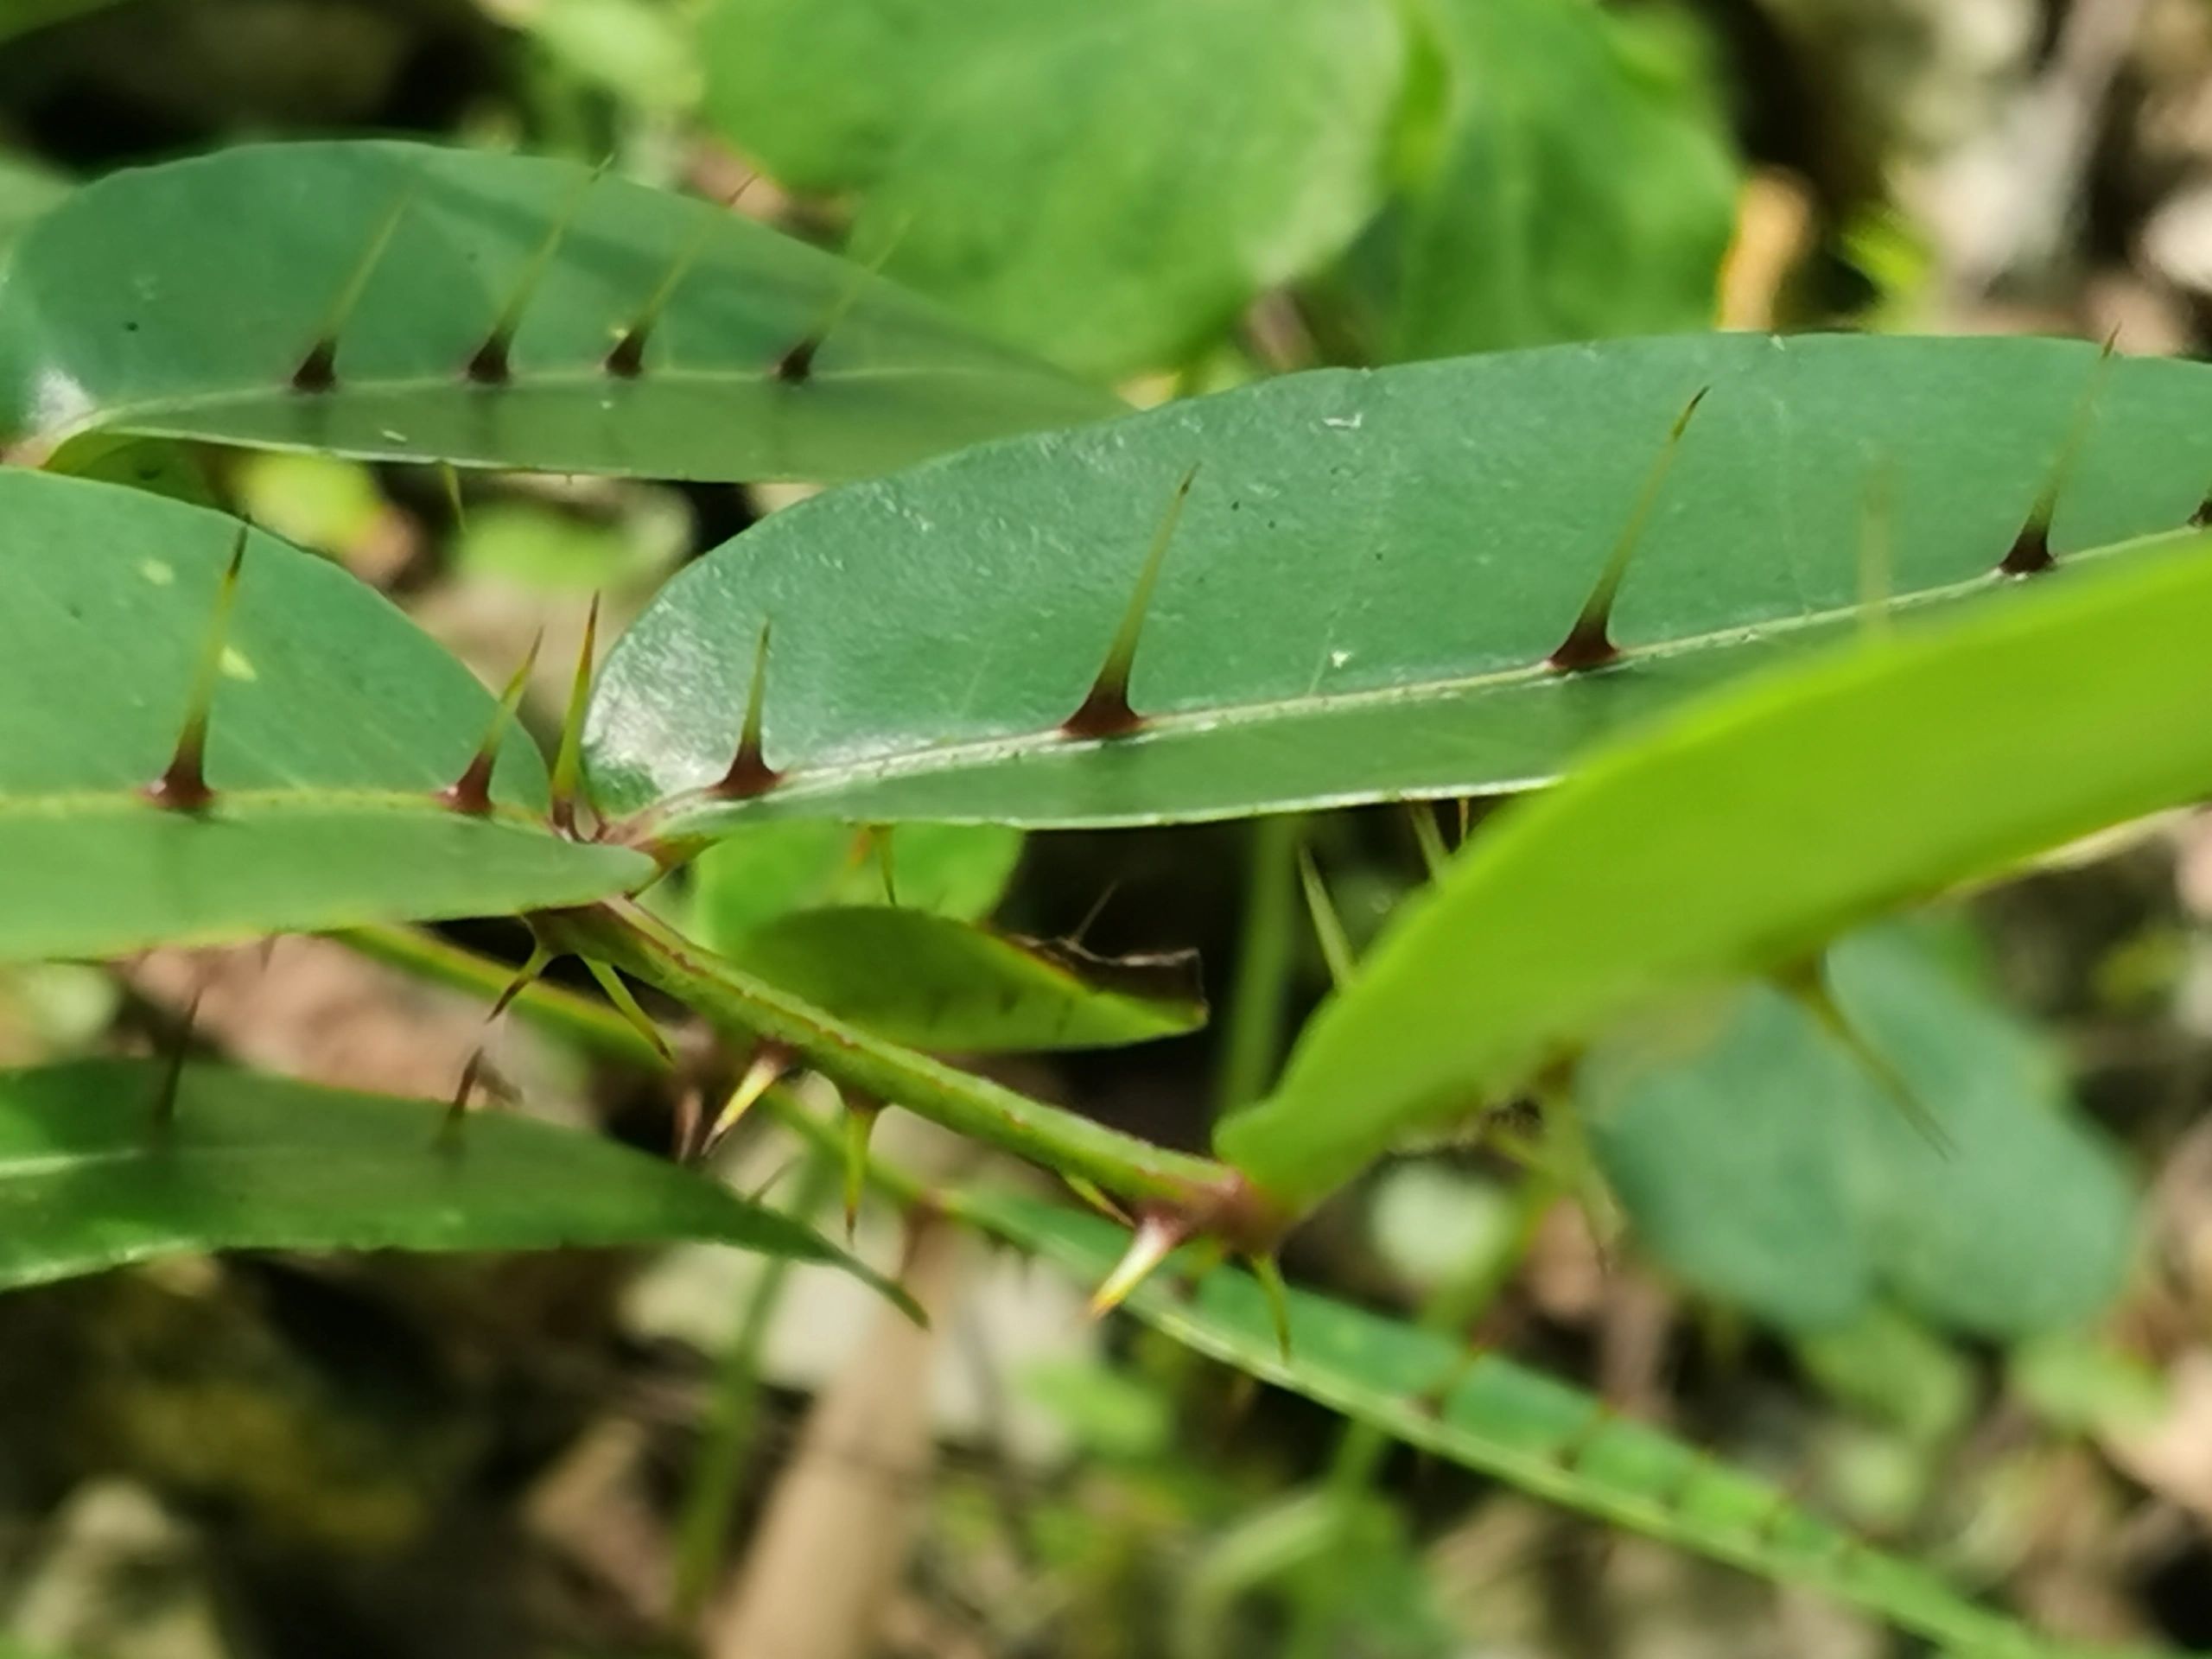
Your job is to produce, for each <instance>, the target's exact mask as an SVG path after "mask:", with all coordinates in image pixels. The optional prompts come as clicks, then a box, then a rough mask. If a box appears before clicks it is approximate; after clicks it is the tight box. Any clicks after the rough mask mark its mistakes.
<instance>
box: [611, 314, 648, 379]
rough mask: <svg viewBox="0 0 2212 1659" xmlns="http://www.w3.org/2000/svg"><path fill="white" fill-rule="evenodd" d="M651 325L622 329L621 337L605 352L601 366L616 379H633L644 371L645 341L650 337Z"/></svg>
mask: <svg viewBox="0 0 2212 1659" xmlns="http://www.w3.org/2000/svg"><path fill="white" fill-rule="evenodd" d="M651 337H652V327H651V326H650V325H647V324H640V325H639V326H637V327H631V328H627V329H626V330H624V331H623V334H622V338H621V339H620V340H616V341H615V342H614V348H613V350H612V351H610V352H608V353H607V361H606V362H605V364H603V365H601V366H603V367H604V368H605V369H606V371H607V372H608V373H609V374H611V375H613V377H614V378H616V379H618V380H635V379H636V378H638V377H639V375H641V374H643V373H644V372H645V341H646V340H648V339H650V338H651Z"/></svg>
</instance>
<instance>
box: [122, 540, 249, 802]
mask: <svg viewBox="0 0 2212 1659" xmlns="http://www.w3.org/2000/svg"><path fill="white" fill-rule="evenodd" d="M246 531H247V525H246V524H245V520H243V519H241V520H239V522H238V533H237V537H236V539H235V540H234V541H233V542H232V545H231V562H230V563H229V564H227V565H226V566H225V567H224V569H223V574H222V576H221V578H220V580H219V581H218V582H217V583H216V585H215V607H214V610H213V613H211V614H210V615H209V617H208V619H207V632H206V634H205V635H203V636H202V638H201V639H200V658H199V661H198V662H196V663H195V664H194V665H193V671H192V687H191V690H190V692H189V693H188V702H186V704H185V715H184V728H183V730H182V731H181V732H180V733H179V734H177V740H176V748H175V751H174V752H173V753H171V754H170V756H169V764H168V768H167V769H166V770H164V771H163V772H162V775H161V776H160V777H159V778H156V779H155V780H154V781H153V782H152V783H150V784H149V785H146V790H145V794H146V798H147V799H148V800H149V801H151V802H153V803H154V804H156V806H165V807H168V808H169V809H171V810H174V811H178V812H204V811H206V810H207V808H208V807H209V806H210V805H212V804H213V802H214V799H215V791H213V790H212V789H210V788H209V787H208V786H207V726H208V721H209V720H210V719H211V718H212V716H213V712H214V705H215V688H216V687H217V686H218V685H219V684H220V683H221V682H222V675H223V652H224V650H225V648H226V645H228V643H229V639H230V628H231V613H232V610H233V609H235V608H236V607H237V604H238V582H239V578H240V576H241V575H242V573H243V572H244V570H245V543H246Z"/></svg>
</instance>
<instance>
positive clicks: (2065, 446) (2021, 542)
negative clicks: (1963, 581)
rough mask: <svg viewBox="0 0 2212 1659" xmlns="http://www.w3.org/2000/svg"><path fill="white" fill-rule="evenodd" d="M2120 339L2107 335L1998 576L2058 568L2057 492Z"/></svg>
mask: <svg viewBox="0 0 2212 1659" xmlns="http://www.w3.org/2000/svg"><path fill="white" fill-rule="evenodd" d="M2119 340H2120V336H2119V334H2117V333H2113V334H2109V335H2107V336H2106V339H2105V343H2104V348H2103V349H2102V350H2101V351H2100V352H2099V353H2097V360H2096V362H2095V363H2094V364H2093V365H2090V369H2089V378H2088V382H2087V383H2086V384H2085V385H2083V386H2082V396H2081V398H2080V401H2078V402H2077V403H2076V404H2075V405H2074V416H2073V418H2072V419H2071V420H2070V421H2069V422H2068V423H2067V426H2066V436H2065V439H2064V440H2063V442H2061V443H2060V444H2059V446H2058V454H2057V456H2056V459H2054V460H2053V461H2051V463H2050V473H2049V474H2047V475H2046V476H2045V477H2044V485H2043V489H2042V491H2041V492H2040V493H2038V494H2037V497H2036V499H2035V505H2033V506H2031V507H2030V508H2029V509H2028V517H2027V522H2026V523H2025V524H2022V525H2021V526H2020V533H2019V534H2018V536H2016V537H2013V538H2012V546H2011V548H2009V549H2008V550H2006V551H2005V556H2004V557H2003V558H2001V559H1999V561H1998V562H1997V572H1998V574H1999V575H2005V576H2039V575H2043V574H2044V572H2046V571H2049V570H2055V569H2057V568H2058V559H2057V557H2056V555H2054V554H2053V553H2052V552H2051V550H2050V521H2051V520H2052V518H2055V517H2056V515H2057V512H2058V497H2059V493H2060V492H2061V491H2063V489H2064V488H2065V487H2066V482H2067V480H2068V479H2069V477H2071V476H2072V474H2073V471H2074V463H2075V461H2077V460H2078V459H2080V457H2081V453H2082V442H2083V441H2084V440H2085V439H2087V438H2088V435H2089V429H2090V428H2091V426H2092V425H2093V424H2094V422H2093V421H2092V420H2091V418H2090V417H2091V416H2092V415H2094V413H2095V410H2096V402H2097V395H2098V394H2099V393H2100V392H2101V391H2103V390H2104V384H2105V378H2106V377H2107V375H2108V374H2109V373H2110V372H2111V370H2112V359H2113V348H2114V347H2115V346H2117V345H2118V343H2119Z"/></svg>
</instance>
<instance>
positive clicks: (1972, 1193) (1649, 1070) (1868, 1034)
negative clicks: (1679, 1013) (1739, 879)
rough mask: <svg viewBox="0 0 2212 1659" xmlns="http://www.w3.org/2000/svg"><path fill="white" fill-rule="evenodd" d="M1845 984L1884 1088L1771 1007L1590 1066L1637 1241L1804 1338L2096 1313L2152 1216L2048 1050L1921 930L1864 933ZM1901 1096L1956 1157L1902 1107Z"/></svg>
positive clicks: (1845, 1049) (1789, 1008)
mask: <svg viewBox="0 0 2212 1659" xmlns="http://www.w3.org/2000/svg"><path fill="white" fill-rule="evenodd" d="M1827 977H1828V980H1829V982H1830V984H1831V986H1832V988H1833V992H1834V999H1835V1001H1836V1004H1837V1006H1838V1007H1839V1008H1840V1011H1841V1012H1842V1014H1843V1015H1844V1016H1845V1017H1846V1019H1847V1020H1849V1022H1850V1025H1851V1027H1852V1029H1853V1031H1854V1032H1855V1033H1856V1034H1857V1037H1858V1039H1859V1041H1860V1042H1862V1043H1864V1044H1865V1045H1866V1047H1867V1049H1868V1050H1869V1051H1870V1052H1872V1054H1873V1055H1875V1056H1878V1059H1877V1060H1876V1061H1875V1062H1874V1066H1875V1067H1876V1068H1878V1069H1870V1066H1869V1065H1868V1063H1867V1062H1866V1060H1865V1059H1863V1058H1861V1056H1860V1055H1859V1054H1858V1053H1856V1052H1854V1051H1853V1048H1852V1046H1850V1045H1848V1044H1847V1043H1846V1042H1844V1041H1843V1040H1841V1039H1840V1038H1839V1037H1838V1036H1837V1035H1836V1034H1834V1033H1831V1032H1830V1031H1828V1030H1827V1029H1825V1028H1824V1027H1822V1025H1821V1021H1820V1020H1818V1019H1816V1018H1815V1016H1814V1015H1813V1014H1812V1013H1810V1012H1809V1011H1808V1009H1807V1008H1806V1007H1804V1006H1803V1005H1802V1004H1801V1003H1800V1002H1798V1001H1793V1000H1792V999H1790V998H1789V997H1788V996H1785V995H1783V994H1782V993H1780V992H1778V991H1774V990H1770V989H1768V988H1764V987H1755V988H1749V989H1746V990H1745V991H1743V992H1741V993H1739V994H1738V995H1735V996H1734V997H1732V998H1731V999H1729V1000H1728V1001H1727V1004H1726V1007H1725V1008H1724V1009H1722V1010H1718V1011H1716V1012H1719V1014H1720V1015H1721V1019H1720V1021H1719V1029H1718V1030H1717V1031H1714V1032H1713V1033H1711V1034H1710V1035H1709V1037H1708V1038H1707V1040H1705V1041H1703V1042H1697V1041H1695V1040H1694V1038H1693V1039H1692V1046H1691V1047H1690V1052H1688V1053H1686V1054H1669V1053H1667V1052H1665V1051H1664V1049H1663V1048H1662V1049H1659V1050H1657V1051H1656V1052H1655V1051H1654V1048H1653V1046H1652V1043H1651V1039H1649V1038H1648V1037H1647V1038H1644V1039H1642V1040H1637V1039H1633V1038H1630V1037H1629V1036H1627V1035H1625V1034H1624V1035H1622V1036H1619V1037H1616V1038H1614V1039H1610V1040H1607V1041H1605V1042H1601V1043H1600V1044H1599V1047H1598V1048H1597V1049H1596V1050H1595V1051H1594V1052H1592V1055H1591V1056H1590V1057H1589V1058H1586V1059H1585V1060H1584V1061H1583V1063H1582V1065H1580V1067H1578V1068H1577V1076H1576V1081H1575V1094H1576V1098H1577V1101H1578V1103H1580V1104H1581V1105H1582V1106H1584V1108H1585V1109H1586V1110H1587V1111H1588V1112H1589V1114H1590V1117H1591V1128H1592V1139H1593V1141H1594V1143H1595V1146H1596V1148H1597V1152H1598V1154H1599V1161H1600V1163H1601V1165H1602V1166H1603V1167H1604V1169H1605V1173H1606V1176H1607V1178H1608V1179H1609V1180H1610V1181H1611V1185H1612V1187H1613V1190H1614V1191H1615V1192H1617V1193H1618V1194H1619V1196H1620V1199H1621V1203H1622V1205H1623V1207H1624V1209H1625V1210H1626V1211H1627V1212H1628V1216H1629V1219H1630V1223H1631V1224H1633V1227H1634V1229H1635V1235H1636V1237H1637V1240H1638V1242H1639V1243H1641V1244H1642V1245H1643V1248H1645V1249H1648V1250H1649V1251H1650V1252H1651V1253H1652V1254H1653V1255H1656V1256H1657V1257H1658V1258H1659V1259H1660V1260H1661V1261H1662V1262H1665V1263H1666V1264H1667V1265H1668V1266H1669V1268H1673V1269H1674V1270H1675V1272H1677V1273H1679V1274H1681V1275H1682V1277H1683V1278H1685V1279H1686V1280H1688V1281H1689V1282H1690V1283H1691V1284H1693V1285H1694V1286H1696V1287H1699V1288H1700V1289H1702V1290H1706V1291H1707V1292H1709V1293H1711V1294H1714V1295H1717V1296H1719V1297H1720V1298H1722V1299H1723V1300H1727V1301H1731V1302H1733V1303H1735V1304H1737V1305H1738V1306H1743V1307H1745V1308H1747V1309H1749V1310H1751V1312H1753V1313H1758V1314H1760V1315H1762V1316H1763V1317H1764V1318H1767V1319H1771V1320H1773V1321H1775V1322H1777V1323H1778V1324H1781V1325H1789V1326H1795V1327H1798V1328H1801V1329H1830V1328H1834V1327H1835V1326H1838V1325H1845V1324H1847V1323H1848V1322H1850V1321H1852V1320H1853V1319H1859V1318H1861V1317H1863V1316H1865V1315H1866V1314H1867V1313H1869V1311H1870V1310H1871V1308H1872V1306H1873V1305H1874V1303H1875V1300H1876V1299H1877V1297H1878V1296H1880V1295H1883V1294H1887V1295H1888V1296H1891V1297H1894V1298H1896V1299H1897V1300H1900V1301H1902V1302H1904V1303H1905V1304H1906V1305H1908V1306H1911V1307H1912V1308H1914V1309H1916V1311H1918V1312H1920V1313H1923V1314H1925V1315H1926V1316H1928V1317H1929V1318H1930V1319H1935V1320H1937V1321H1940V1322H1942V1323H1944V1324H1947V1325H1957V1326H1960V1327H1962V1328H1964V1329H1967V1330H1970V1331H1975V1332H1986V1333H1994V1334H1999V1335H2007V1336H2011V1335H2018V1334H2022V1333H2024V1332H2033V1331H2036V1330H2038V1329H2043V1328H2046V1327H2049V1326H2053V1325H2068V1324H2071V1323H2074V1322H2075V1321H2079V1320H2082V1319H2088V1318H2089V1317H2090V1316H2092V1315H2094V1313H2096V1312H2097V1311H2098V1310H2099V1308H2100V1307H2101V1306H2102V1305H2103V1304H2104V1302H2105V1301H2106V1300H2107V1299H2108V1298H2109V1297H2110V1296H2111V1295H2112V1294H2113V1291H2115V1290H2116V1289H2117V1288H2118V1287H2119V1284H2120V1278H2121V1276H2122V1274H2123V1273H2124V1271H2125V1269H2126V1261H2127V1253H2128V1249H2129V1245H2130V1242H2131V1234H2132V1231H2133V1198H2132V1195H2131V1193H2130V1192H2129V1190H2128V1185H2127V1182H2126V1179H2125V1177H2124V1176H2123V1175H2122V1174H2121V1173H2120V1168H2119V1166H2118V1164H2117V1162H2116V1160H2114V1158H2113V1154H2112V1150H2111V1148H2110V1147H2108V1146H2107V1145H2106V1144H2104V1143H2103V1142H2102V1141H2100V1140H2099V1139H2097V1138H2096V1137H2095V1136H2094V1135H2093V1134H2092V1132H2091V1131H2090V1130H2089V1129H2088V1127H2087V1126H2086V1125H2085V1124H2083V1123H2082V1122H2081V1121H2080V1120H2079V1118H2078V1117H2076V1116H2075V1114H2074V1112H2073V1109H2072V1105H2071V1103H2070V1102H2069V1100H2068V1098H2067V1092H2066V1089H2065V1086H2064V1082H2063V1078H2062V1077H2060V1076H2059V1074H2058V1071H2057V1069H2056V1066H2055V1065H2053V1064H2052V1062H2051V1058H2050V1055H2049V1054H2048V1053H2047V1052H2044V1047H2043V1046H2042V1045H2041V1044H2040V1043H2039V1042H2038V1041H2037V1039H2035V1037H2034V1036H2033V1035H2032V1034H2031V1033H2030V1032H2029V1031H2028V1030H2027V1029H2026V1028H2025V1027H2023V1026H2022V1025H2020V1024H2019V1023H2018V1021H2016V1020H2013V1019H2012V1017H2011V1016H2010V1015H2008V1014H2006V1013H2005V1010H2004V1009H2003V1008H2001V1007H1998V1006H1997V1005H1995V1004H1994V1003H1993V1002H1991V1001H1989V1000H1987V999H1986V997H1984V996H1981V995H1977V994H1976V993H1975V991H1974V989H1973V988H1971V987H1970V986H1968V985H1967V984H1964V983H1962V982H1961V980H1960V978H1959V977H1958V976H1956V975H1955V974H1954V973H1951V972H1949V971H1948V970H1947V969H1945V968H1944V967H1943V966H1942V963H1940V962H1939V961H1938V960H1936V957H1934V955H1933V953H1931V952H1930V951H1929V950H1928V949H1927V948H1926V946H1925V945H1924V944H1922V943H1921V942H1920V941H1919V940H1918V939H1917V938H1916V936H1915V935H1914V933H1913V932H1912V931H1909V930H1905V929H1901V928H1897V927H1894V926H1891V927H1885V928H1880V929H1876V930H1871V931H1865V932H1861V933H1857V934H1853V936H1852V937H1851V938H1847V939H1845V940H1844V941H1842V942H1841V943H1840V944H1838V945H1837V946H1836V947H1835V948H1834V950H1831V951H1830V952H1829V953H1828V957H1827ZM1639 1051H1640V1052H1639ZM1900 1087H1902V1088H1904V1089H1906V1090H1910V1096H1911V1099H1912V1101H1913V1103H1914V1105H1915V1109H1916V1111H1917V1112H1918V1114H1919V1115H1920V1116H1923V1118H1924V1119H1925V1120H1926V1121H1927V1122H1929V1123H1932V1124H1933V1125H1935V1126H1936V1129H1937V1132H1938V1133H1939V1134H1940V1135H1941V1136H1942V1141H1941V1143H1940V1144H1939V1143H1938V1142H1937V1141H1935V1140H1932V1139H1931V1138H1930V1137H1929V1135H1927V1134H1925V1133H1923V1132H1922V1131H1921V1130H1920V1129H1919V1128H1916V1126H1915V1125H1914V1124H1913V1123H1912V1122H1910V1120H1909V1119H1908V1117H1907V1115H1906V1114H1905V1113H1904V1112H1903V1111H1900V1110H1899V1109H1898V1107H1899V1103H1898V1102H1897V1099H1896V1097H1895V1095H1894V1093H1893V1092H1892V1091H1893V1090H1896V1089H1897V1088H1900Z"/></svg>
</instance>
